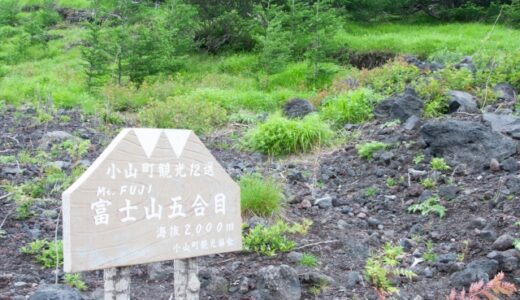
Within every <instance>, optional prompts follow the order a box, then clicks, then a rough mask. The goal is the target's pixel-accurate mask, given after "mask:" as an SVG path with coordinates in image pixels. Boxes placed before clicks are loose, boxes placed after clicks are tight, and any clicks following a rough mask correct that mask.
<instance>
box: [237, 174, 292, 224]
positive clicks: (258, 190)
mask: <svg viewBox="0 0 520 300" xmlns="http://www.w3.org/2000/svg"><path fill="white" fill-rule="evenodd" d="M238 183H239V185H240V208H241V210H242V212H244V213H251V214H254V215H259V216H264V217H265V216H272V215H274V214H276V213H278V212H279V211H280V209H281V206H282V201H283V199H284V197H283V193H282V189H281V187H280V185H279V184H278V183H277V182H276V180H275V179H274V178H264V177H263V176H262V175H260V174H249V175H243V176H242V177H240V181H239V182H238Z"/></svg>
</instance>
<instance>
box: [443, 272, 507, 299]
mask: <svg viewBox="0 0 520 300" xmlns="http://www.w3.org/2000/svg"><path fill="white" fill-rule="evenodd" d="M516 291H517V289H516V286H515V285H514V284H512V283H509V282H505V281H504V273H502V272H500V273H498V274H497V275H495V277H494V278H493V279H492V280H490V281H489V282H487V283H484V280H480V281H478V282H474V283H472V284H471V286H470V288H469V291H467V292H466V290H465V289H463V290H462V291H461V292H460V293H459V292H457V291H456V290H455V289H452V290H451V293H450V295H449V296H448V297H447V298H446V299H447V300H476V299H484V297H485V298H486V299H500V298H499V297H497V296H501V295H505V296H507V297H510V296H512V295H513V294H514V293H515V292H516Z"/></svg>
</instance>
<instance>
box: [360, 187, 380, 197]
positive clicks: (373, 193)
mask: <svg viewBox="0 0 520 300" xmlns="http://www.w3.org/2000/svg"><path fill="white" fill-rule="evenodd" d="M377 192H378V191H377V189H376V188H375V187H373V186H371V187H368V188H366V189H365V191H364V192H363V195H364V196H365V197H368V198H371V197H374V196H376V195H377Z"/></svg>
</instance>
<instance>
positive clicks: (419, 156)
mask: <svg viewBox="0 0 520 300" xmlns="http://www.w3.org/2000/svg"><path fill="white" fill-rule="evenodd" d="M423 161H424V154H417V155H416V156H414V158H413V163H414V164H415V165H418V164H420V163H422V162H423Z"/></svg>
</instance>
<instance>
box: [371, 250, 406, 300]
mask: <svg viewBox="0 0 520 300" xmlns="http://www.w3.org/2000/svg"><path fill="white" fill-rule="evenodd" d="M402 259H403V248H402V247H401V246H395V245H392V244H391V243H387V244H385V245H384V247H383V251H382V252H381V253H378V254H375V255H372V256H371V257H370V258H368V259H367V262H366V265H365V279H366V280H367V281H368V282H369V283H370V284H371V285H372V286H373V287H374V288H375V290H376V292H377V294H378V295H379V298H380V299H385V296H387V295H392V294H396V293H398V292H399V289H398V288H396V287H395V286H393V284H392V282H391V280H390V277H391V276H401V275H403V276H405V277H407V278H409V279H411V278H412V277H414V276H416V275H415V273H413V272H412V271H410V270H407V269H401V268H398V267H397V266H398V265H399V264H400V262H401V260H402Z"/></svg>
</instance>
